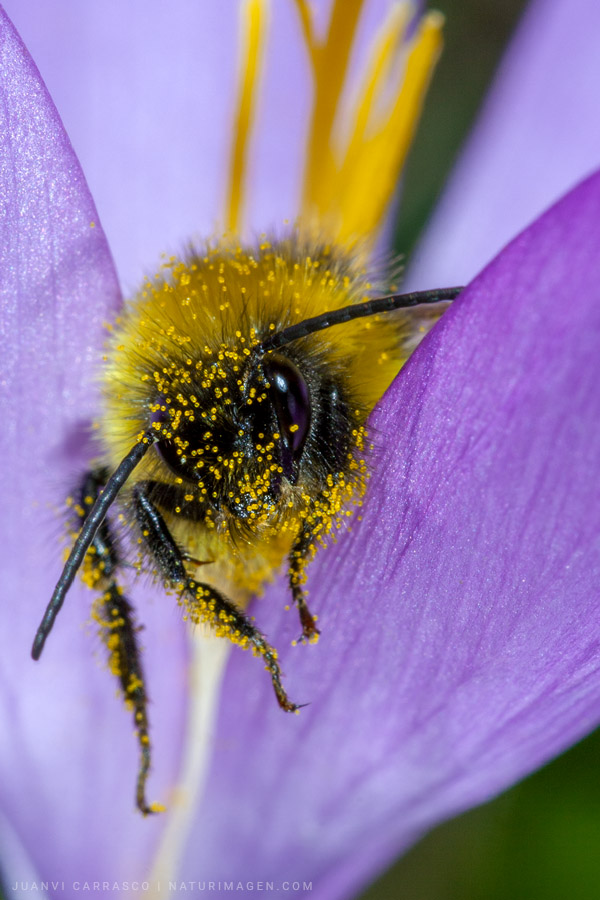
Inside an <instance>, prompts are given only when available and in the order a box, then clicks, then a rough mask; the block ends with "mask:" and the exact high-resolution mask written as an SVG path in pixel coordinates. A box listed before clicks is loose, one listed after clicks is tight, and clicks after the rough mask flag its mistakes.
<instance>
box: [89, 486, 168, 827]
mask: <svg viewBox="0 0 600 900" xmlns="http://www.w3.org/2000/svg"><path fill="white" fill-rule="evenodd" d="M106 480H107V473H106V472H104V471H103V470H95V471H90V472H87V473H86V474H85V475H84V477H83V479H82V480H81V482H80V484H79V488H78V492H77V495H76V497H75V500H76V502H75V503H74V512H75V515H76V517H77V524H78V526H79V527H81V526H82V525H83V523H84V522H85V520H86V518H87V515H88V513H89V511H90V510H91V508H92V506H93V505H94V501H95V500H96V498H97V497H98V495H99V493H100V491H101V490H102V488H103V487H104V485H105V484H106ZM121 565H122V560H121V558H120V553H119V549H118V546H117V543H116V541H115V539H114V536H113V534H112V532H111V529H110V526H109V524H108V522H107V521H106V519H105V520H104V522H102V524H101V525H100V527H99V528H98V531H97V532H96V536H95V538H94V540H93V542H92V545H91V547H90V549H89V550H88V552H87V554H86V558H85V561H84V565H83V577H84V581H85V582H86V583H87V584H88V585H89V586H90V587H93V588H95V589H97V590H100V591H101V595H100V596H99V598H98V599H97V600H96V602H95V603H94V611H93V617H94V619H95V621H96V622H97V624H98V625H99V626H100V636H101V638H102V641H103V643H104V645H105V646H106V648H107V650H108V659H109V668H110V670H111V672H112V673H113V675H115V676H116V678H117V679H118V681H119V684H120V687H121V691H122V694H123V698H124V700H125V704H126V706H127V707H128V708H129V709H131V711H132V712H133V719H134V723H135V730H136V734H137V739H138V745H139V751H140V761H139V767H138V775H137V782H136V805H137V808H138V809H139V810H140V812H141V813H143V815H148V814H149V813H153V812H158V811H159V809H160V808H161V807H159V806H157V805H149V804H148V803H147V801H146V781H147V778H148V774H149V772H150V763H151V745H150V736H149V724H148V697H147V694H146V685H145V680H144V673H143V669H142V664H141V654H140V648H139V644H138V639H137V633H138V631H139V628H138V627H137V626H136V624H135V620H134V611H133V607H132V606H131V604H130V603H129V601H128V600H127V598H126V597H125V596H124V594H123V591H122V589H121V587H120V586H119V584H118V582H117V580H116V574H117V571H118V569H119V567H120V566H121Z"/></svg>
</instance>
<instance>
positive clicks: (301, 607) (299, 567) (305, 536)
mask: <svg viewBox="0 0 600 900" xmlns="http://www.w3.org/2000/svg"><path fill="white" fill-rule="evenodd" d="M312 548H313V535H312V534H311V532H308V531H304V532H303V533H302V534H301V535H300V538H299V539H298V540H297V541H296V543H295V544H294V546H293V547H292V550H291V552H290V556H289V569H288V577H289V581H290V590H291V592H292V597H293V599H294V603H295V604H296V607H297V608H298V614H299V616H300V624H301V625H302V635H301V638H300V640H302V641H309V642H311V643H315V642H316V641H317V640H318V639H319V634H320V633H321V632H320V631H319V629H318V628H317V623H316V619H315V617H314V616H313V614H312V613H311V611H310V610H309V608H308V605H307V603H306V597H305V595H304V590H303V588H302V585H303V584H304V582H305V581H306V574H305V568H306V564H307V562H308V560H309V558H310V556H311V550H312Z"/></svg>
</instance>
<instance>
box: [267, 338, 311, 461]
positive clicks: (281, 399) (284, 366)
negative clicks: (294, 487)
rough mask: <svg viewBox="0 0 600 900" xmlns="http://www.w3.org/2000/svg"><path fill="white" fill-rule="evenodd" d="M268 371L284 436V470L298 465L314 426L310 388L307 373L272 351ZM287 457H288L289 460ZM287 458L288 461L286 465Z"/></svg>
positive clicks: (272, 396) (271, 392) (270, 392)
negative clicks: (312, 425)
mask: <svg viewBox="0 0 600 900" xmlns="http://www.w3.org/2000/svg"><path fill="white" fill-rule="evenodd" d="M264 373H265V377H266V379H267V381H268V382H269V396H270V399H271V402H272V404H273V407H274V409H275V412H276V414H277V420H278V424H279V429H280V432H281V436H282V441H283V446H284V449H285V450H286V451H287V453H285V454H284V460H283V463H284V474H285V475H286V477H288V478H289V477H290V472H288V471H286V469H290V471H291V469H292V468H297V465H298V463H299V461H300V458H301V456H302V451H303V449H304V444H305V443H306V438H307V437H308V433H309V430H310V421H311V406H310V391H309V389H308V385H307V383H306V381H305V379H304V376H303V375H302V373H301V372H300V370H299V369H298V367H297V366H296V365H295V364H294V363H293V362H292V361H291V360H289V359H286V358H285V357H283V356H279V355H277V354H271V355H270V356H268V357H267V359H266V360H265V362H264ZM286 457H287V460H286ZM286 462H287V465H286Z"/></svg>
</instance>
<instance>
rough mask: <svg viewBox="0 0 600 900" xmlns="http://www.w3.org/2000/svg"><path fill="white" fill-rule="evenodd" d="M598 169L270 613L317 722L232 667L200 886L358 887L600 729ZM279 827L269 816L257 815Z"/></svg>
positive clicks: (470, 321)
mask: <svg viewBox="0 0 600 900" xmlns="http://www.w3.org/2000/svg"><path fill="white" fill-rule="evenodd" d="M599 247H600V173H599V174H596V175H595V176H594V177H593V178H591V179H589V180H588V181H587V182H585V183H583V184H582V185H581V186H579V187H578V188H577V189H576V190H574V191H573V192H572V193H571V194H569V195H568V196H567V197H566V198H564V199H563V200H562V201H561V202H560V203H558V204H557V205H556V206H555V207H554V208H553V209H551V210H550V212H549V213H547V214H546V215H545V216H544V217H542V218H541V219H539V220H538V221H537V222H536V223H535V224H534V225H533V226H531V228H529V229H528V230H527V231H525V232H524V233H523V234H522V235H520V236H519V237H518V238H517V239H516V240H515V241H514V242H513V243H512V244H510V245H509V247H508V248H507V249H506V250H505V251H504V252H503V253H502V254H501V255H500V256H499V257H498V258H497V259H496V260H494V262H493V263H492V264H491V265H490V266H489V267H488V268H487V269H486V270H485V271H484V272H483V273H482V275H481V276H480V277H478V278H477V279H476V280H475V281H474V282H473V284H472V285H471V286H470V288H469V289H468V290H467V291H466V292H465V293H464V295H463V297H462V298H461V299H460V300H459V301H457V303H456V304H455V306H454V308H453V309H452V310H451V311H450V312H449V313H448V314H447V315H446V316H445V317H444V319H443V320H442V321H441V323H440V325H439V326H438V327H437V328H436V329H434V331H433V332H432V333H431V335H430V337H429V338H428V339H427V340H426V341H425V342H424V343H423V344H422V346H421V347H420V348H419V349H418V350H417V352H416V353H415V355H414V356H413V358H412V359H411V361H410V362H409V364H408V365H407V367H406V368H405V369H404V370H403V373H402V374H401V376H400V377H399V378H398V379H397V380H396V382H395V383H394V385H393V386H392V388H391V389H390V391H389V392H388V393H387V395H386V396H385V397H384V399H383V401H382V402H381V404H380V407H379V408H378V409H377V411H376V413H375V415H374V416H373V430H374V434H375V436H376V438H375V439H376V443H377V450H376V458H377V465H376V468H375V472H374V476H373V479H372V481H371V484H370V487H369V491H368V495H367V499H366V503H365V507H364V511H363V521H362V522H361V523H360V524H356V525H355V528H354V530H353V532H352V533H349V534H345V535H343V536H342V538H341V539H340V541H339V544H338V546H337V548H336V550H335V551H333V550H325V551H322V552H321V553H320V554H319V555H318V557H317V559H316V561H315V563H314V564H313V565H312V566H311V568H310V570H309V581H308V587H309V589H310V592H311V595H310V599H311V607H313V608H314V609H315V610H316V611H317V612H318V613H319V614H320V625H321V627H322V630H323V635H322V637H321V640H320V642H319V644H318V645H317V646H316V647H299V648H296V649H294V650H291V649H289V646H287V645H288V644H289V639H290V637H295V636H297V631H298V625H297V622H296V621H295V616H294V614H293V612H291V613H284V612H282V607H283V604H284V602H285V597H286V592H285V589H284V587H283V586H282V585H281V584H280V585H277V586H275V587H273V588H272V589H271V590H269V591H268V595H267V597H266V598H265V600H264V601H262V602H259V603H257V605H256V607H255V610H254V612H255V614H256V616H257V621H258V624H259V626H261V627H263V628H264V629H265V631H266V633H267V634H268V635H269V636H270V637H271V638H272V639H274V642H275V644H276V646H278V647H279V648H280V649H281V651H282V653H281V656H282V664H283V666H284V667H285V670H286V674H287V679H286V683H287V686H288V688H289V690H290V693H291V694H292V696H293V697H294V699H296V700H297V701H299V702H303V701H310V703H311V705H310V706H309V707H308V708H306V709H303V710H302V712H301V714H300V715H299V716H298V717H293V718H292V717H288V718H286V717H285V716H284V715H282V713H281V712H280V711H279V710H278V709H277V708H276V704H275V702H274V700H273V697H272V692H271V689H270V686H269V684H268V683H267V679H266V678H265V677H264V674H263V673H262V672H260V671H258V670H259V669H260V666H258V665H257V663H256V661H255V660H253V659H252V657H251V656H250V655H249V654H244V653H241V652H236V653H234V654H233V655H232V659H231V665H230V668H229V670H228V672H227V675H226V678H225V683H224V691H223V698H224V700H223V705H222V709H221V715H220V720H219V724H218V730H217V735H216V739H215V756H214V762H213V765H212V770H211V771H210V773H209V776H208V780H207V791H206V796H205V798H204V800H203V802H202V805H201V807H200V810H199V813H198V819H197V821H196V823H195V826H194V828H193V829H192V832H191V836H190V840H189V843H188V847H187V851H186V856H185V861H184V864H183V867H182V873H181V877H182V878H185V879H194V878H199V877H201V878H202V879H204V878H205V879H206V880H209V879H220V878H221V879H229V880H233V881H234V882H235V881H237V880H238V879H240V880H243V881H246V880H251V879H270V878H273V879H274V880H275V882H276V883H278V884H281V882H282V881H283V880H289V881H292V880H294V879H298V880H300V881H303V880H304V881H311V882H312V886H313V890H312V893H311V896H314V897H315V898H317V897H328V898H335V897H346V896H349V895H351V894H353V893H354V892H355V891H356V890H357V887H358V886H359V884H360V883H362V882H364V881H365V880H367V879H368V878H369V877H372V876H373V874H374V873H375V872H376V871H377V870H378V869H379V868H380V867H382V866H383V865H385V864H386V863H389V861H390V860H391V859H392V858H393V857H394V856H395V855H396V854H397V853H398V852H399V851H400V850H401V849H402V848H405V847H406V846H408V845H409V844H410V843H411V842H412V841H414V840H415V838H416V837H417V836H418V835H419V834H421V833H422V832H424V831H425V830H426V829H428V828H429V827H431V826H432V825H433V824H434V823H436V822H439V821H440V820H442V819H444V818H446V817H448V816H450V815H452V814H454V813H456V812H458V811H459V810H462V809H465V808H466V807H468V806H470V805H473V804H476V803H479V802H481V801H483V800H485V799H487V798H489V797H491V796H492V795H494V794H495V793H497V792H498V791H500V790H502V789H503V788H505V787H506V786H508V785H509V784H511V783H512V782H514V781H515V780H516V779H518V778H521V777H523V776H524V775H525V774H527V773H528V772H530V771H531V770H532V769H534V768H536V767H537V766H539V765H540V764H541V763H543V762H544V761H545V760H547V759H549V758H550V757H551V756H552V755H554V754H556V753H557V752H559V751H560V750H562V749H563V748H565V747H567V746H568V745H569V744H570V743H572V742H573V741H575V740H577V739H578V738H579V737H581V736H582V735H584V734H585V733H586V732H587V731H589V730H590V729H591V728H592V727H594V726H595V725H596V724H597V723H598V721H600V619H599V617H598V590H599V587H600V537H599V535H600V503H599V502H598V501H599V500H600V497H599V496H598V495H599V493H600V490H599V487H598V471H599V467H600V428H599V426H598V422H600V392H599V391H598V382H599V380H600V354H599V353H598V346H599V345H600V253H599V250H598V248H599ZM258 823H260V824H258Z"/></svg>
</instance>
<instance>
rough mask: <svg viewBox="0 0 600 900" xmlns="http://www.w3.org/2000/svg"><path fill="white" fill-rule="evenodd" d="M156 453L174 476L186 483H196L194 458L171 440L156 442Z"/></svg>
mask: <svg viewBox="0 0 600 900" xmlns="http://www.w3.org/2000/svg"><path fill="white" fill-rule="evenodd" d="M155 446H156V451H157V453H158V455H159V456H160V457H161V459H162V460H163V462H164V463H165V464H166V465H167V466H168V468H169V469H170V470H171V472H172V473H173V474H174V475H177V476H178V477H179V478H184V479H185V480H186V481H195V482H197V481H198V468H197V464H198V460H197V458H196V456H192V455H190V454H189V453H188V454H186V453H185V452H183V451H182V450H181V448H180V447H179V446H178V445H177V444H176V443H175V441H171V440H162V441H157V442H156V445H155Z"/></svg>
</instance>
